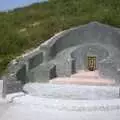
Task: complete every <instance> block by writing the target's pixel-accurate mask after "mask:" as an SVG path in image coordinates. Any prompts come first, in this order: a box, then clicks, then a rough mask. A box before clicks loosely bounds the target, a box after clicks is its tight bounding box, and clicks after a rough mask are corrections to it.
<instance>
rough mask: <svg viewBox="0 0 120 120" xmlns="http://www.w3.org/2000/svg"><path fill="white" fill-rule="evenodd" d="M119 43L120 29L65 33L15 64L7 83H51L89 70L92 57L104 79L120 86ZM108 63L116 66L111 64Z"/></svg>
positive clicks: (81, 28)
mask: <svg viewBox="0 0 120 120" xmlns="http://www.w3.org/2000/svg"><path fill="white" fill-rule="evenodd" d="M119 39H120V29H118V28H114V27H111V26H108V25H104V24H101V23H98V22H91V23H89V24H86V25H82V26H79V27H76V28H72V29H69V30H65V31H63V32H61V33H58V34H56V35H55V36H53V37H52V38H50V39H49V40H48V41H46V42H45V43H43V44H41V45H40V46H39V47H38V48H36V49H34V50H33V51H30V52H29V53H26V54H24V55H22V56H20V57H19V58H17V59H16V60H13V61H12V62H11V63H10V65H9V67H8V76H7V79H8V80H7V81H9V83H11V84H12V82H10V81H11V80H12V81H21V83H22V84H24V83H27V82H34V81H39V82H48V80H49V79H51V78H53V77H56V76H58V77H59V76H70V75H71V74H72V73H75V72H76V71H78V70H79V69H86V57H87V56H88V55H96V57H97V69H98V70H99V71H100V73H101V76H102V77H109V78H112V79H115V80H116V82H117V83H120V75H119V69H120V40H119ZM73 61H74V63H73ZM108 61H112V62H111V63H107V62H108ZM112 66H113V67H112ZM51 71H52V72H51ZM103 73H104V75H103ZM51 74H52V76H51ZM11 75H12V76H14V77H11ZM16 86H17V84H16ZM21 88H22V87H21ZM10 91H11V92H15V91H16V90H15V91H14V90H10ZM18 91H19V90H18ZM6 93H10V92H6Z"/></svg>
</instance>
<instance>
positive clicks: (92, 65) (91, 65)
mask: <svg viewBox="0 0 120 120" xmlns="http://www.w3.org/2000/svg"><path fill="white" fill-rule="evenodd" d="M87 68H88V70H89V71H95V70H96V56H88V57H87Z"/></svg>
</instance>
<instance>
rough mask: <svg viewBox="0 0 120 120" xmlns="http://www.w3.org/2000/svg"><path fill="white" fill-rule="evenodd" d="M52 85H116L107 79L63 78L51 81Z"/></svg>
mask: <svg viewBox="0 0 120 120" xmlns="http://www.w3.org/2000/svg"><path fill="white" fill-rule="evenodd" d="M50 83H52V84H80V85H114V84H115V82H114V81H112V80H107V79H102V78H101V79H87V78H84V79H83V78H69V77H63V78H62V77H61V78H55V79H52V80H50Z"/></svg>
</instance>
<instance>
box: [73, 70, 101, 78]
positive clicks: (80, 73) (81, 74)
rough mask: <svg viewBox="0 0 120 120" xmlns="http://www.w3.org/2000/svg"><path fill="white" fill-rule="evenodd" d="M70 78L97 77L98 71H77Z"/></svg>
mask: <svg viewBox="0 0 120 120" xmlns="http://www.w3.org/2000/svg"><path fill="white" fill-rule="evenodd" d="M71 77H99V73H98V71H93V72H91V71H82V70H81V71H78V72H77V73H76V74H73V75H71Z"/></svg>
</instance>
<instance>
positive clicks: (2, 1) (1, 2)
mask: <svg viewBox="0 0 120 120" xmlns="http://www.w3.org/2000/svg"><path fill="white" fill-rule="evenodd" d="M42 1H47V0H0V11H8V10H12V9H14V8H18V7H23V6H27V5H30V4H32V3H35V2H42Z"/></svg>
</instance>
